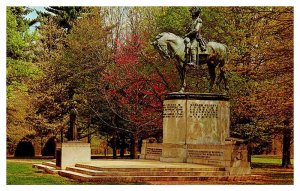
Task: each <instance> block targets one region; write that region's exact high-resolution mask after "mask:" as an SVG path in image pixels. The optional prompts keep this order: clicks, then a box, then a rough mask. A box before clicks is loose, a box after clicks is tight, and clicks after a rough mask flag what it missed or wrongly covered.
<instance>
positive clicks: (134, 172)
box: [33, 161, 229, 182]
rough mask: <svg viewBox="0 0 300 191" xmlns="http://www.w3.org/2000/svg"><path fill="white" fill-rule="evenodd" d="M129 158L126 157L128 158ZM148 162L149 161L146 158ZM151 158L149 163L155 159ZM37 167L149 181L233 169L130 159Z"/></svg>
mask: <svg viewBox="0 0 300 191" xmlns="http://www.w3.org/2000/svg"><path fill="white" fill-rule="evenodd" d="M125 162H126V161H125ZM144 162H145V164H147V161H144ZM151 162H152V161H150V162H149V163H151ZM33 167H34V168H38V169H43V170H44V171H45V172H48V173H58V174H59V175H60V176H63V177H67V178H70V179H74V180H77V181H80V182H146V181H201V180H227V179H228V177H229V173H228V172H227V171H225V168H223V167H213V166H203V165H199V166H197V165H193V166H182V167H181V166H180V165H178V164H176V165H175V163H174V165H173V166H172V165H169V166H164V165H162V166H159V165H157V164H156V165H154V166H153V165H152V166H151V165H150V166H149V165H148V166H147V165H142V166H134V165H131V163H130V161H128V166H126V165H102V166H101V165H100V166H99V165H94V164H81V163H80V164H79V163H78V164H76V165H75V167H67V168H66V169H65V170H59V169H56V167H55V162H53V161H52V162H45V163H42V164H35V165H33Z"/></svg>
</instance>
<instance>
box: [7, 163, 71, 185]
mask: <svg viewBox="0 0 300 191" xmlns="http://www.w3.org/2000/svg"><path fill="white" fill-rule="evenodd" d="M30 161H31V162H30ZM30 161H26V160H23V161H20V160H7V167H6V169H7V179H6V180H7V184H8V185H9V184H12V185H34V184H41V185H43V184H46V185H49V184H74V183H75V182H72V181H70V180H69V179H67V178H64V177H60V176H58V175H51V174H45V173H42V171H40V170H37V169H34V168H32V164H34V163H38V162H40V161H37V160H36V161H34V160H30Z"/></svg>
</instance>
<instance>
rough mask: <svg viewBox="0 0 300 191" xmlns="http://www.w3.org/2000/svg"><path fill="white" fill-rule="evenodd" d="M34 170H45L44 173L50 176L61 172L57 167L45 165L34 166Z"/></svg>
mask: <svg viewBox="0 0 300 191" xmlns="http://www.w3.org/2000/svg"><path fill="white" fill-rule="evenodd" d="M32 168H37V169H40V170H43V171H44V172H46V173H48V174H57V173H58V171H59V170H58V169H56V168H55V167H52V166H48V165H43V164H33V165H32Z"/></svg>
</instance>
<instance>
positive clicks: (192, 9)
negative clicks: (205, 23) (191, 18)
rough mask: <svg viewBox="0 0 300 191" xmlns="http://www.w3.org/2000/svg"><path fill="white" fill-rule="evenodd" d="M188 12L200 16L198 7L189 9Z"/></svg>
mask: <svg viewBox="0 0 300 191" xmlns="http://www.w3.org/2000/svg"><path fill="white" fill-rule="evenodd" d="M190 12H191V13H192V14H193V15H200V14H201V8H200V7H192V8H190Z"/></svg>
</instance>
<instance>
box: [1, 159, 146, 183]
mask: <svg viewBox="0 0 300 191" xmlns="http://www.w3.org/2000/svg"><path fill="white" fill-rule="evenodd" d="M47 161H49V160H36V159H8V160H7V162H6V164H7V167H6V173H7V174H6V175H7V176H6V183H7V185H70V184H89V185H90V184H105V185H117V184H134V185H136V184H146V183H143V182H136V183H135V182H133V183H116V182H102V183H93V182H78V181H75V180H72V179H68V178H65V177H62V176H59V175H57V174H47V173H43V171H42V170H38V169H35V168H32V164H36V163H42V162H47Z"/></svg>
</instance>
